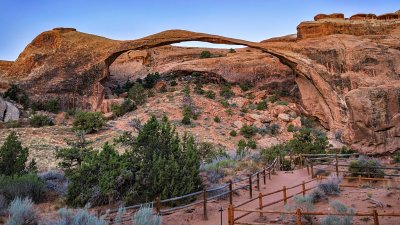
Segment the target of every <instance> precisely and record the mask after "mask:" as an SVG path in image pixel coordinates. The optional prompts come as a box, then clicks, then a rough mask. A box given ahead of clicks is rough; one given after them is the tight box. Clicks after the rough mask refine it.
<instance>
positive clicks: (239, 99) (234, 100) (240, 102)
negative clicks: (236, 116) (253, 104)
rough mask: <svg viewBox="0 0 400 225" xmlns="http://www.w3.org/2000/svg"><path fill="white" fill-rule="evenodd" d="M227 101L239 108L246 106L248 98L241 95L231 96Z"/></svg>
mask: <svg viewBox="0 0 400 225" xmlns="http://www.w3.org/2000/svg"><path fill="white" fill-rule="evenodd" d="M228 102H229V104H235V105H236V106H237V107H239V108H243V106H247V105H248V104H249V103H250V101H249V99H247V98H243V97H236V98H232V99H230V100H229V101H228Z"/></svg>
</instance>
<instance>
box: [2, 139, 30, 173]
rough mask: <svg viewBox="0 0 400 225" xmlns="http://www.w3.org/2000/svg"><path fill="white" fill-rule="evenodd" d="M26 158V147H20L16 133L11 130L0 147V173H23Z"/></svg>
mask: <svg viewBox="0 0 400 225" xmlns="http://www.w3.org/2000/svg"><path fill="white" fill-rule="evenodd" d="M27 159H28V148H24V147H22V145H21V142H20V141H19V140H18V137H17V134H16V133H15V132H12V133H11V134H10V135H8V137H7V139H6V141H5V142H4V144H3V146H1V148H0V174H3V175H8V176H9V175H14V174H21V173H23V172H24V171H25V163H26V161H27Z"/></svg>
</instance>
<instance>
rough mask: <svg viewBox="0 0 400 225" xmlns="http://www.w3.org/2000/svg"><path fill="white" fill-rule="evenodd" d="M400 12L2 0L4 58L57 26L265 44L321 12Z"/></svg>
mask: <svg viewBox="0 0 400 225" xmlns="http://www.w3.org/2000/svg"><path fill="white" fill-rule="evenodd" d="M399 9H400V1H399V0H274V1H273V0H173V1H172V0H171V1H167V0H164V1H162V0H153V1H150V0H141V1H135V0H130V1H128V0H125V1H122V0H108V1H104V0H0V59H1V60H15V59H16V58H17V57H18V55H19V54H20V53H21V52H22V51H23V49H24V48H25V46H26V45H27V44H29V43H30V42H31V41H32V40H33V39H34V38H35V37H36V36H37V35H38V34H40V33H41V32H43V31H46V30H51V29H53V28H55V27H74V28H76V29H77V30H78V31H81V32H85V33H91V34H96V35H100V36H105V37H108V38H111V39H117V40H129V39H137V38H141V37H144V36H147V35H150V34H154V33H157V32H161V31H163V30H168V29H185V30H190V31H196V32H204V33H210V34H217V35H222V36H227V37H232V38H239V39H245V40H249V41H261V40H265V39H268V38H271V37H277V36H283V35H287V34H294V33H296V26H297V25H298V24H299V23H300V22H301V21H310V20H313V17H314V16H315V15H316V14H318V13H325V14H328V13H335V12H341V13H344V14H345V16H346V17H350V16H351V15H353V14H356V13H375V14H383V13H388V12H394V11H397V10H399ZM180 45H181V46H202V47H203V46H205V47H213V46H215V45H211V44H204V43H203V44H199V43H189V42H187V43H183V44H180ZM225 47H226V46H225Z"/></svg>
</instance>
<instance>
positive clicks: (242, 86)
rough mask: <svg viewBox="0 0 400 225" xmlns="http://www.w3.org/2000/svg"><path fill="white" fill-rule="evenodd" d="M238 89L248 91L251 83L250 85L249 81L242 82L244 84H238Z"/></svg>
mask: <svg viewBox="0 0 400 225" xmlns="http://www.w3.org/2000/svg"><path fill="white" fill-rule="evenodd" d="M239 87H240V89H242V91H248V90H250V89H251V88H252V87H253V85H251V84H250V83H244V84H239Z"/></svg>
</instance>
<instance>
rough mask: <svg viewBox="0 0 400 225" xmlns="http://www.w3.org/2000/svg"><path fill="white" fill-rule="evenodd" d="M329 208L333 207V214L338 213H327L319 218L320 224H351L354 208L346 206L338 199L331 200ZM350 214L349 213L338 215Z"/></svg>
mask: <svg viewBox="0 0 400 225" xmlns="http://www.w3.org/2000/svg"><path fill="white" fill-rule="evenodd" d="M329 205H330V208H332V209H333V213H334V214H339V215H328V216H326V217H324V218H322V220H321V224H322V225H352V224H353V217H354V216H353V215H354V214H355V211H354V209H352V208H348V207H347V206H345V205H343V204H342V203H341V202H339V201H333V202H331V203H330V204H329ZM340 214H350V215H340Z"/></svg>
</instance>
